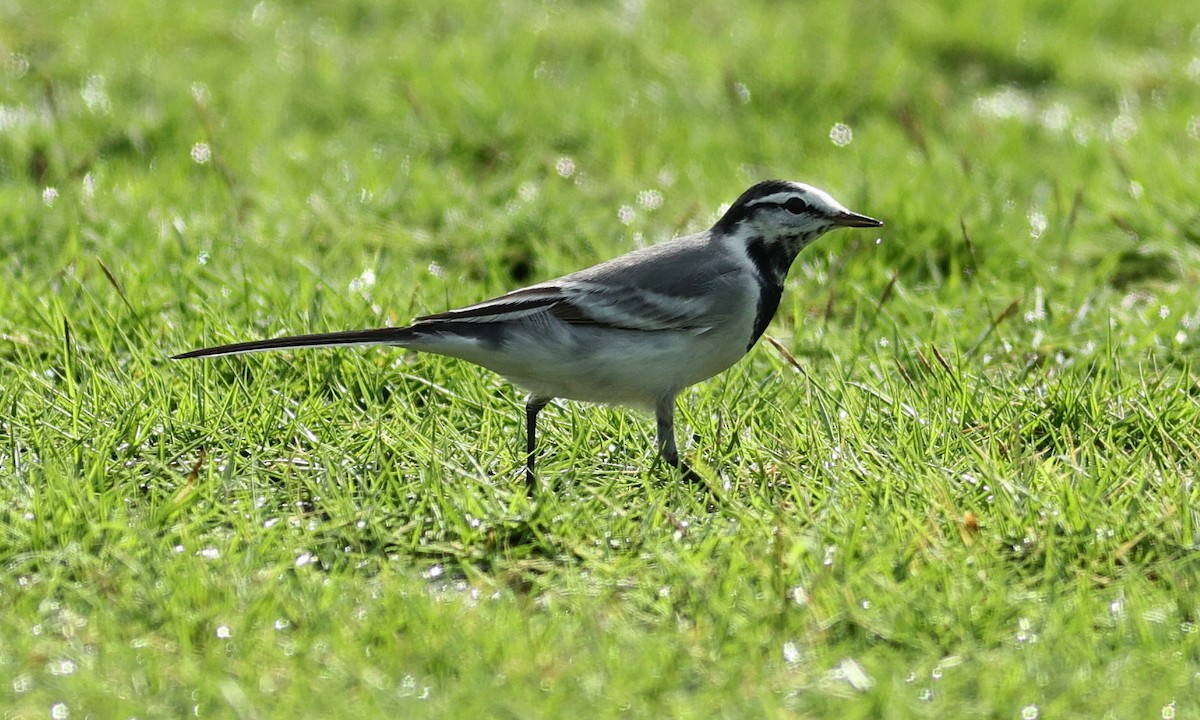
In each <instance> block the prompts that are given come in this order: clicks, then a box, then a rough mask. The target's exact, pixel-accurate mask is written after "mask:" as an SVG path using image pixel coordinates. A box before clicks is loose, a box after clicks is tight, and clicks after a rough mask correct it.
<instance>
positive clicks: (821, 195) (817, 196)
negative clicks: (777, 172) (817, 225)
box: [748, 182, 842, 210]
mask: <svg viewBox="0 0 1200 720" xmlns="http://www.w3.org/2000/svg"><path fill="white" fill-rule="evenodd" d="M789 185H790V187H789V188H788V189H787V190H780V191H779V192H775V193H771V194H770V195H763V196H762V197H759V198H755V199H754V200H752V201H750V203H748V204H749V205H759V204H768V205H782V204H784V203H786V202H787V201H788V199H789V198H793V197H799V198H801V199H802V200H804V201H805V202H807V203H808V204H809V205H812V206H815V207H824V208H828V209H831V210H840V209H842V204H841V203H839V202H838V201H837V200H834V199H833V196H832V195H830V194H829V193H827V192H825V191H824V190H822V189H821V188H815V187H813V186H812V185H805V184H804V183H798V182H793V183H789Z"/></svg>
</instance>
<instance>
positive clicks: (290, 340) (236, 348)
mask: <svg viewBox="0 0 1200 720" xmlns="http://www.w3.org/2000/svg"><path fill="white" fill-rule="evenodd" d="M413 334H414V333H413V329H412V328H410V327H400V328H378V329H376V330H348V331H344V332H332V333H316V334H314V335H293V336H290V337H280V338H272V339H270V340H251V341H250V342H240V343H233V344H231V345H218V346H217V347H210V348H201V349H199V350H192V351H190V352H185V353H180V354H179V355H174V356H172V358H171V359H172V360H186V359H188V358H201V357H221V356H223V355H241V354H243V353H252V352H263V351H265V350H285V349H290V348H318V347H339V346H344V345H387V344H390V343H403V342H404V341H405V340H408V339H410V338H412V337H413Z"/></svg>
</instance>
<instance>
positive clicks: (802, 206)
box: [712, 180, 883, 283]
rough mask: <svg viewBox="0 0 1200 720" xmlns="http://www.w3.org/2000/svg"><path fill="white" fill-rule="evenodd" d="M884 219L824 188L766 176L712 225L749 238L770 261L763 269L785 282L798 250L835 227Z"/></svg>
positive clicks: (725, 232)
mask: <svg viewBox="0 0 1200 720" xmlns="http://www.w3.org/2000/svg"><path fill="white" fill-rule="evenodd" d="M880 225H883V223H882V222H880V221H879V220H876V219H875V218H871V217H867V216H866V215H860V214H858V213H856V212H852V211H850V210H848V209H846V207H844V206H843V205H842V204H841V203H839V202H838V201H837V200H834V199H833V197H831V196H830V195H829V193H827V192H825V191H824V190H821V189H819V188H815V187H813V186H811V185H805V184H804V183H798V182H789V181H787V180H765V181H763V182H760V183H758V184H756V185H754V186H752V187H751V188H750V189H749V190H747V191H746V192H744V193H742V195H741V197H739V198H738V199H737V200H735V201H734V203H733V205H730V206H729V209H728V210H726V211H725V214H724V215H722V216H721V219H720V220H718V221H717V222H716V224H715V225H713V229H712V231H713V233H715V234H717V235H721V236H725V237H728V238H730V239H731V240H733V241H734V242H743V243H745V244H746V246H747V250H748V251H749V252H750V254H751V256H752V257H754V256H759V257H760V258H761V259H762V260H764V261H768V260H769V265H770V267H763V268H761V269H762V270H764V271H768V270H769V272H764V274H766V275H768V276H769V277H770V278H771V279H774V280H776V281H778V282H780V283H782V280H783V278H784V277H786V276H787V271H788V269H789V268H790V267H791V264H792V261H793V260H795V259H796V255H798V254H799V253H800V251H801V250H803V249H804V248H805V247H806V246H808V244H809V243H811V242H812V241H814V240H816V239H817V238H819V237H821V236H822V235H824V234H825V233H827V232H829V231H830V230H833V229H834V228H839V227H879V226H880ZM756 262H758V261H757V260H756Z"/></svg>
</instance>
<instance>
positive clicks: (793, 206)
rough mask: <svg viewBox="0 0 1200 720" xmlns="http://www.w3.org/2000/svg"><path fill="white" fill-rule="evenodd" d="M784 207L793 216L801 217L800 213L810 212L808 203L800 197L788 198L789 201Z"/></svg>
mask: <svg viewBox="0 0 1200 720" xmlns="http://www.w3.org/2000/svg"><path fill="white" fill-rule="evenodd" d="M783 207H784V209H785V210H787V211H788V212H790V213H791V214H793V215H799V214H800V213H806V212H808V211H809V207H808V203H806V202H804V201H803V200H801V199H800V198H798V197H794V198H788V201H787V202H785V203H784V204H783Z"/></svg>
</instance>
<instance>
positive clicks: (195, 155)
mask: <svg viewBox="0 0 1200 720" xmlns="http://www.w3.org/2000/svg"><path fill="white" fill-rule="evenodd" d="M211 159H212V148H211V147H209V145H208V143H203V142H198V143H196V144H195V145H193V146H192V160H193V161H195V162H196V163H197V164H198V165H207V164H208V161H209V160H211Z"/></svg>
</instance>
